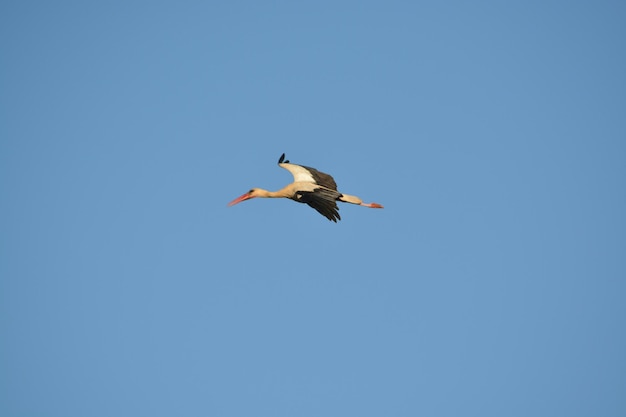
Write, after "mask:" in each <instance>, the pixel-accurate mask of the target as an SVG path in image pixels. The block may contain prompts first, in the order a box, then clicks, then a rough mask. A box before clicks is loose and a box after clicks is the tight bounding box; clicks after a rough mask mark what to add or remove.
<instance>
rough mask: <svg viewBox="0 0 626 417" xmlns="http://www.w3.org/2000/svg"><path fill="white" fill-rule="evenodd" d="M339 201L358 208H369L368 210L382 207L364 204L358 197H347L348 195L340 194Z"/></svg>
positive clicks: (374, 204)
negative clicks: (355, 205)
mask: <svg viewBox="0 0 626 417" xmlns="http://www.w3.org/2000/svg"><path fill="white" fill-rule="evenodd" d="M339 201H342V202H344V203H350V204H357V205H359V206H363V207H369V208H383V206H381V205H380V204H378V203H364V202H363V200H361V199H360V198H359V197H357V196H355V195H349V194H342V195H341V196H340V197H339Z"/></svg>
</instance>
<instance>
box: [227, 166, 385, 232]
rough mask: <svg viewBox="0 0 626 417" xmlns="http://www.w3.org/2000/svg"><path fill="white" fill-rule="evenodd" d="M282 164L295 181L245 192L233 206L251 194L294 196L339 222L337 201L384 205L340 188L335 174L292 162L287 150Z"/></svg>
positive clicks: (373, 205) (369, 205) (234, 201)
mask: <svg viewBox="0 0 626 417" xmlns="http://www.w3.org/2000/svg"><path fill="white" fill-rule="evenodd" d="M278 166H279V167H281V168H285V169H286V170H287V171H289V172H291V175H293V182H292V183H291V184H289V185H287V186H286V187H284V188H282V189H280V190H278V191H267V190H264V189H262V188H253V189H251V190H250V191H248V192H247V193H245V194H244V195H242V196H240V197H237V198H236V199H234V200H233V201H231V202H230V203H228V205H229V206H234V205H235V204H238V203H241V202H242V201H246V200H249V199H251V198H256V197H263V198H290V199H292V200H294V201H297V202H298V203H306V204H308V205H309V206H311V207H313V208H314V209H315V210H317V211H318V212H319V213H320V214H321V215H322V216H324V217H326V218H327V219H328V220H332V221H334V222H335V223H336V222H337V220H341V217H340V216H339V207H337V201H341V202H342V203H350V204H357V205H359V206H363V207H369V208H383V206H381V205H380V204H377V203H364V202H363V201H362V200H361V199H360V198H359V197H356V196H353V195H348V194H342V193H340V192H339V191H337V184H336V183H335V180H334V179H333V177H331V176H330V175H328V174H325V173H323V172H320V171H318V170H316V169H315V168H310V167H306V166H303V165H296V164H291V163H289V161H286V160H285V154H282V155H281V156H280V159H279V160H278Z"/></svg>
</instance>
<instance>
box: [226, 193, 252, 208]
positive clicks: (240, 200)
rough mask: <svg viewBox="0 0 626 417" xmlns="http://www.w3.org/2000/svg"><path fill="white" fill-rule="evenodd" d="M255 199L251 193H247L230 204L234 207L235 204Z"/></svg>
mask: <svg viewBox="0 0 626 417" xmlns="http://www.w3.org/2000/svg"><path fill="white" fill-rule="evenodd" d="M251 198H253V197H252V196H251V195H250V193H245V194H244V195H242V196H241V197H237V198H235V199H234V200H233V201H231V202H230V203H228V205H229V206H234V205H235V204H238V203H241V202H242V201H246V200H249V199H251Z"/></svg>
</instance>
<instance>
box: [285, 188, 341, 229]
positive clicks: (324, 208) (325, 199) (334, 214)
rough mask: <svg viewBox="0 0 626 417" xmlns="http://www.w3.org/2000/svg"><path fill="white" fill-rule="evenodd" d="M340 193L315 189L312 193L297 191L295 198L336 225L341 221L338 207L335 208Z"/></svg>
mask: <svg viewBox="0 0 626 417" xmlns="http://www.w3.org/2000/svg"><path fill="white" fill-rule="evenodd" d="M340 196H341V194H340V193H338V192H337V191H333V190H327V189H325V188H316V189H315V190H313V191H298V193H297V196H296V198H298V200H297V201H299V202H301V203H306V204H308V205H309V206H311V207H313V208H314V209H315V210H317V212H318V213H320V214H321V215H322V216H324V217H326V218H327V219H328V220H331V221H333V222H335V223H337V220H341V216H339V207H337V199H338V198H339V197H340Z"/></svg>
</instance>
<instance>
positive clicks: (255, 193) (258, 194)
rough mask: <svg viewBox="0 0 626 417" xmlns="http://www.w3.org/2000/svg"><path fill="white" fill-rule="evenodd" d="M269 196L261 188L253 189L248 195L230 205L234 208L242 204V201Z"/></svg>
mask: <svg viewBox="0 0 626 417" xmlns="http://www.w3.org/2000/svg"><path fill="white" fill-rule="evenodd" d="M266 194H267V191H265V190H263V189H261V188H252V189H251V190H250V191H248V192H247V193H245V194H243V195H241V196H239V197H237V198H235V199H234V200H233V201H231V202H230V203H228V205H229V206H234V205H235V204H238V203H241V202H242V201H246V200H250V199H251V198H255V197H264V196H265V195H266Z"/></svg>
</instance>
